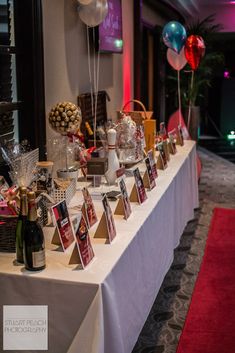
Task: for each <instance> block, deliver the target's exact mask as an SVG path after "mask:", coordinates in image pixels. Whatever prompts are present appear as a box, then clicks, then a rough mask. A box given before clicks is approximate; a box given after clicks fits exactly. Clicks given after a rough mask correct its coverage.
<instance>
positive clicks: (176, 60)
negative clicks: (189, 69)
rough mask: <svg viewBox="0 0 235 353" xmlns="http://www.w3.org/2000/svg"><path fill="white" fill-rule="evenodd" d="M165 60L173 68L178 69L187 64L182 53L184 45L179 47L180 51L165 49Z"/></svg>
mask: <svg viewBox="0 0 235 353" xmlns="http://www.w3.org/2000/svg"><path fill="white" fill-rule="evenodd" d="M167 60H168V62H169V64H170V65H171V66H172V67H173V69H175V70H177V71H180V70H182V69H183V67H184V66H185V65H186V64H187V59H186V58H185V55H184V47H183V48H182V49H181V51H180V53H179V54H178V53H176V52H175V51H174V50H172V49H170V48H168V49H167Z"/></svg>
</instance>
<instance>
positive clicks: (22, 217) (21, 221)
mask: <svg viewBox="0 0 235 353" xmlns="http://www.w3.org/2000/svg"><path fill="white" fill-rule="evenodd" d="M27 215H28V202H27V188H25V187H21V188H20V213H19V217H18V220H17V224H16V260H17V262H19V263H24V257H23V239H24V231H25V223H26V220H27Z"/></svg>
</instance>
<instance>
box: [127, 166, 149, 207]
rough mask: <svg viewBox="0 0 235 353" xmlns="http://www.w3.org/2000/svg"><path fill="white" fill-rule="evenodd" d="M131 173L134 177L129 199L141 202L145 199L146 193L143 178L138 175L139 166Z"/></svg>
mask: <svg viewBox="0 0 235 353" xmlns="http://www.w3.org/2000/svg"><path fill="white" fill-rule="evenodd" d="M133 175H134V178H135V184H134V186H133V188H132V191H131V195H130V201H131V202H138V203H139V204H142V203H143V202H144V201H145V200H146V199H147V194H146V191H145V187H144V182H143V179H142V177H141V175H140V171H139V168H136V169H134V170H133Z"/></svg>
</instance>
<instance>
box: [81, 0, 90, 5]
mask: <svg viewBox="0 0 235 353" xmlns="http://www.w3.org/2000/svg"><path fill="white" fill-rule="evenodd" d="M92 1H93V0H78V2H79V4H80V5H89V4H90V3H91V2H92Z"/></svg>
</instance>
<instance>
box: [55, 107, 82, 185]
mask: <svg viewBox="0 0 235 353" xmlns="http://www.w3.org/2000/svg"><path fill="white" fill-rule="evenodd" d="M81 122H82V114H81V109H80V107H78V106H77V105H75V104H74V103H71V102H60V103H57V104H56V105H55V106H54V107H53V108H52V109H51V111H50V113H49V123H50V126H51V127H52V129H53V130H54V131H56V132H57V133H59V134H60V135H62V136H63V137H64V139H63V145H64V146H63V149H64V151H65V168H63V169H60V170H58V171H57V175H58V177H60V178H65V179H66V178H75V179H77V176H78V170H77V168H75V167H74V166H72V167H69V160H68V159H69V154H71V148H69V141H73V140H75V139H76V138H78V139H79V138H80V137H81V135H82V134H81V132H80V126H81Z"/></svg>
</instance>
